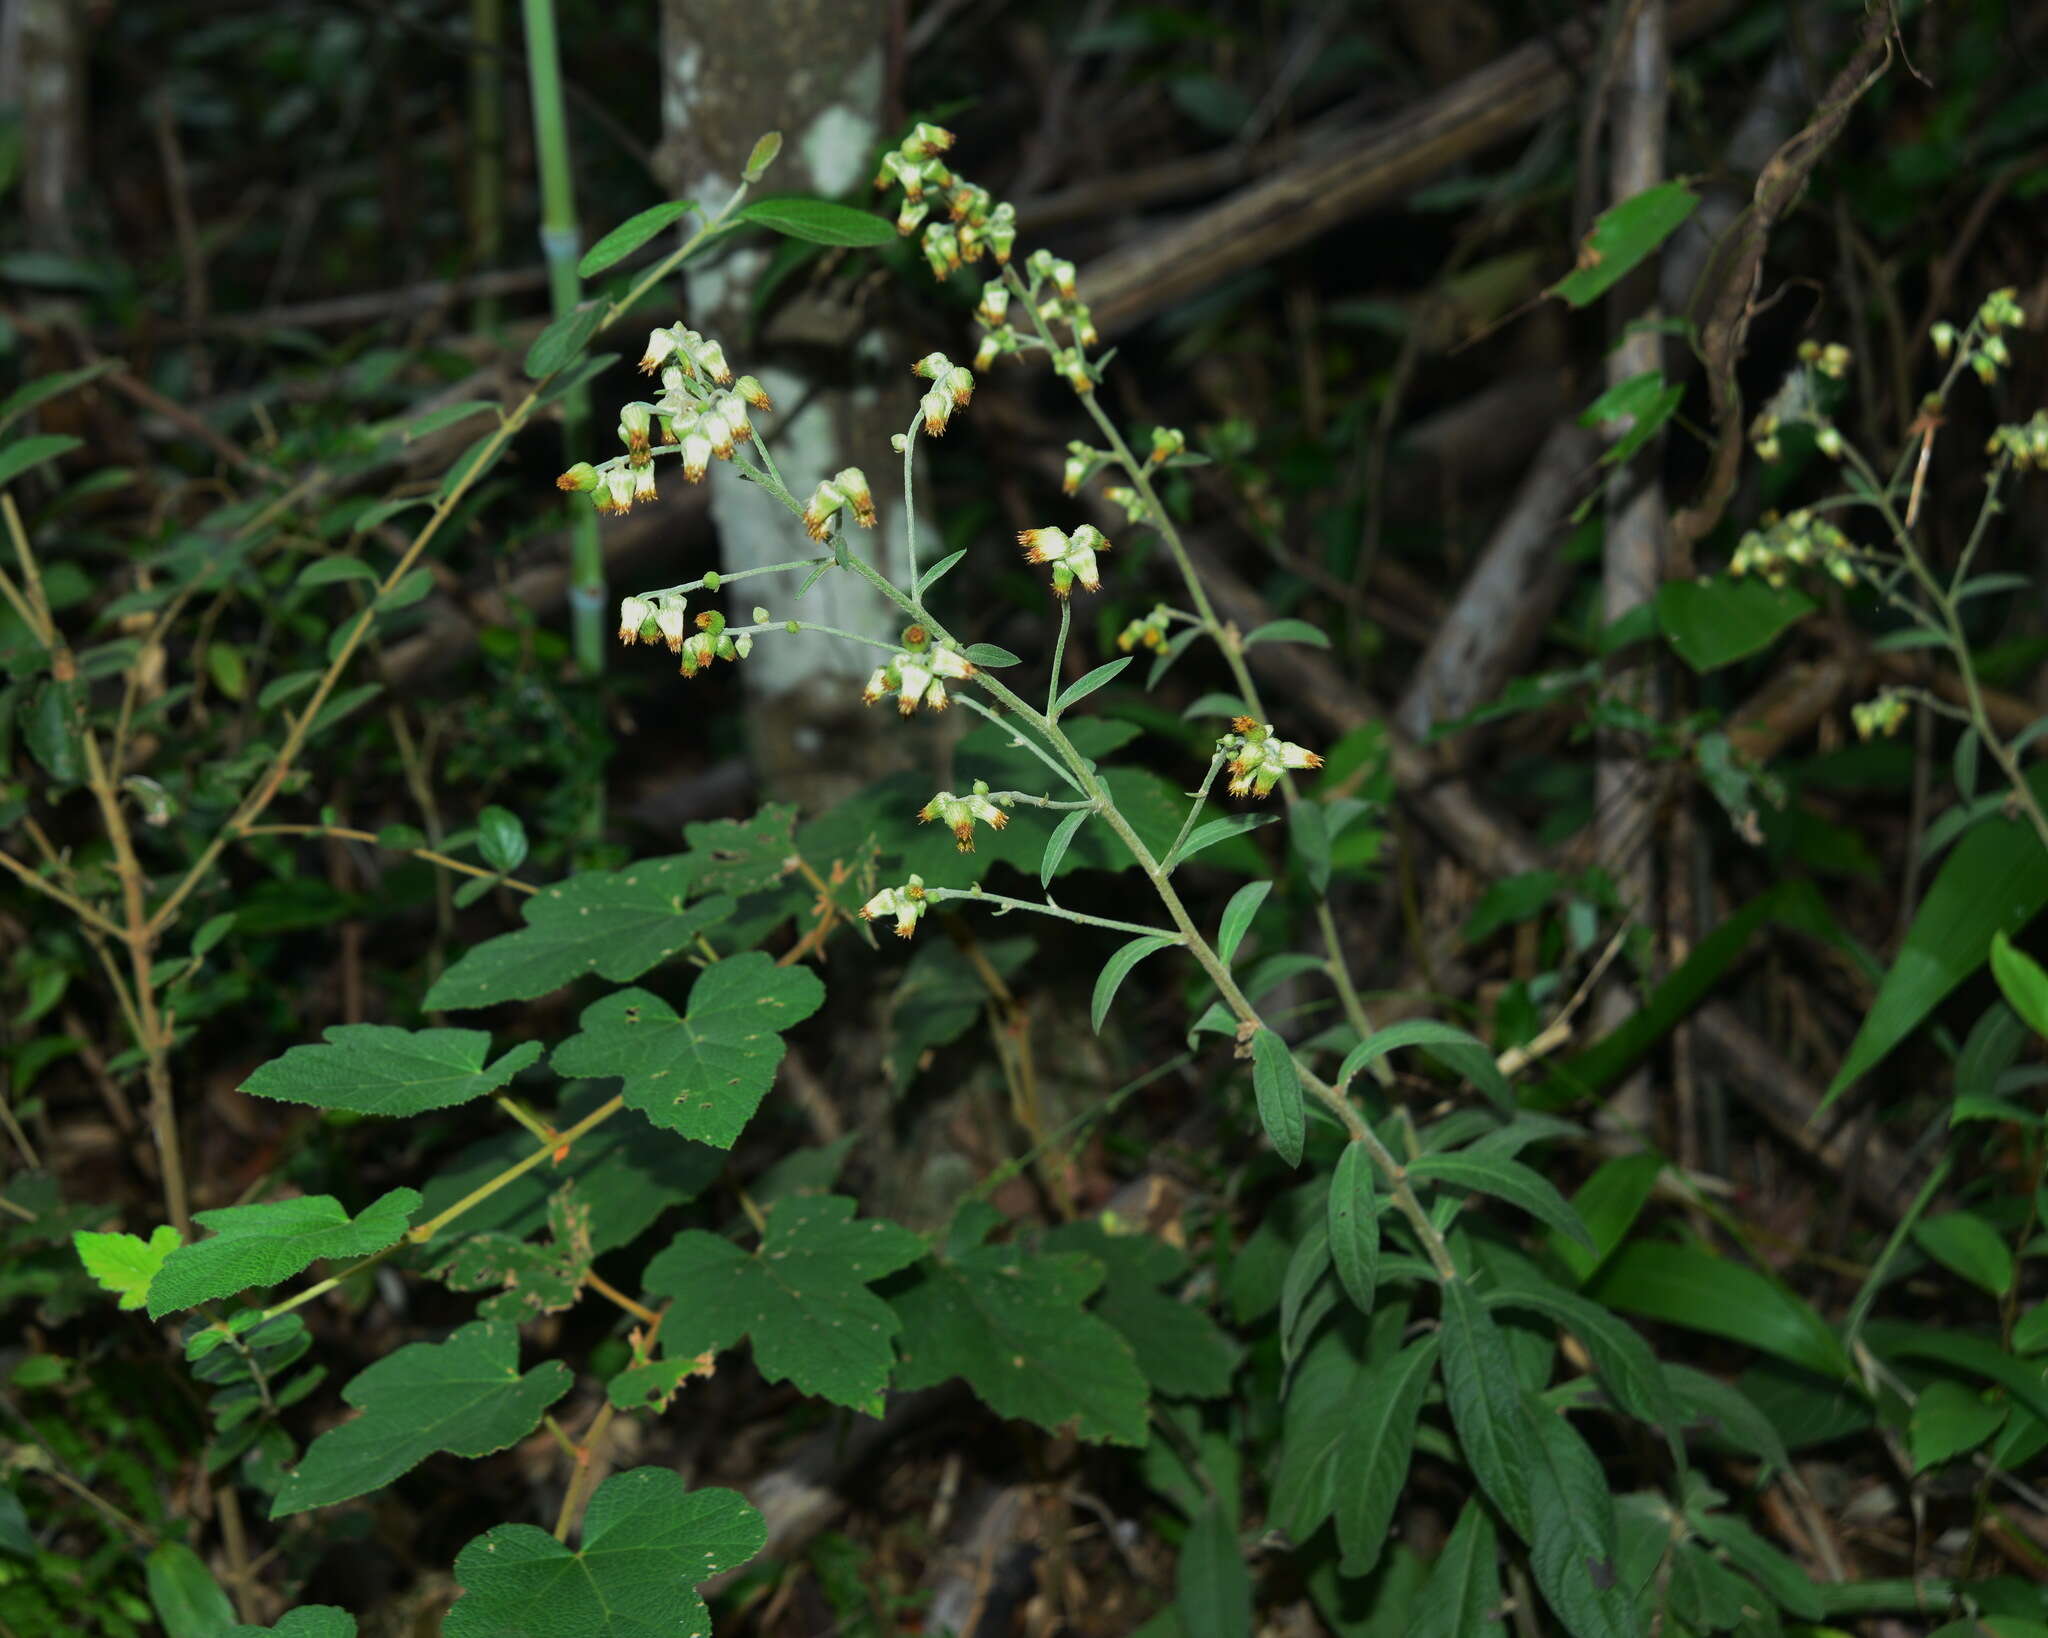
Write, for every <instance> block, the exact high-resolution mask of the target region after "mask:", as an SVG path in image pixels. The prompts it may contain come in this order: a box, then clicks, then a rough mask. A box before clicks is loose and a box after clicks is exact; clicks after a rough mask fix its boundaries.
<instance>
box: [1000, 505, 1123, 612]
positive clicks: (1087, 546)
mask: <svg viewBox="0 0 2048 1638" xmlns="http://www.w3.org/2000/svg"><path fill="white" fill-rule="evenodd" d="M1017 544H1018V545H1019V546H1022V547H1023V548H1024V561H1025V562H1027V563H1044V564H1049V565H1050V566H1051V568H1052V591H1053V595H1054V596H1055V597H1065V596H1066V595H1067V594H1068V593H1069V592H1071V591H1072V590H1073V589H1074V583H1075V582H1076V581H1079V582H1080V584H1081V589H1082V590H1083V591H1101V590H1102V575H1101V572H1100V571H1099V569H1098V568H1097V565H1096V562H1095V554H1096V553H1097V552H1106V551H1108V550H1109V544H1110V543H1109V541H1108V540H1107V539H1105V538H1104V536H1103V533H1102V531H1101V530H1100V529H1098V528H1096V527H1095V525H1094V524H1092V523H1084V524H1082V525H1081V527H1080V528H1078V529H1076V530H1075V531H1074V532H1073V533H1072V534H1068V533H1067V532H1066V530H1064V529H1026V530H1023V531H1022V532H1020V533H1019V534H1018V536H1017Z"/></svg>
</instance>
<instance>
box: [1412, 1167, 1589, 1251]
mask: <svg viewBox="0 0 2048 1638" xmlns="http://www.w3.org/2000/svg"><path fill="white" fill-rule="evenodd" d="M1408 1175H1409V1177H1410V1178H1411V1179H1418V1180H1419V1179H1428V1180H1429V1181H1430V1182H1433V1183H1447V1184H1449V1185H1450V1186H1451V1187H1453V1188H1457V1189H1471V1190H1474V1191H1476V1192H1478V1193H1480V1194H1490V1195H1493V1196H1495V1197H1496V1198H1498V1199H1501V1200H1505V1201H1507V1203H1508V1204H1509V1205H1511V1206H1519V1207H1520V1208H1521V1209H1522V1210H1523V1211H1526V1212H1527V1213H1529V1215H1530V1216H1532V1217H1534V1218H1536V1219H1538V1220H1539V1221H1540V1222H1543V1223H1546V1224H1548V1225H1549V1226H1550V1227H1551V1228H1554V1229H1556V1230H1557V1231H1558V1232H1559V1233H1560V1234H1569V1235H1570V1236H1571V1237H1572V1238H1573V1239H1574V1240H1577V1241H1578V1242H1579V1243H1580V1244H1581V1245H1583V1246H1584V1247H1585V1248H1586V1249H1587V1250H1588V1251H1591V1250H1594V1249H1595V1247H1594V1245H1593V1234H1592V1231H1591V1230H1590V1229H1588V1228H1587V1227H1586V1225H1585V1224H1584V1223H1582V1222H1580V1221H1579V1214H1578V1213H1577V1212H1575V1211H1573V1210H1572V1207H1571V1202H1570V1201H1569V1200H1567V1199H1565V1197H1564V1196H1563V1195H1561V1194H1559V1193H1558V1192H1557V1185H1556V1184H1554V1183H1552V1182H1551V1181H1550V1179H1549V1178H1547V1177H1545V1176H1544V1175H1543V1174H1542V1173H1541V1172H1538V1171H1535V1170H1534V1169H1532V1168H1530V1167H1528V1166H1524V1165H1523V1164H1522V1163H1521V1162H1520V1161H1519V1160H1508V1159H1506V1158H1504V1157H1502V1156H1500V1155H1491V1154H1489V1155H1479V1154H1471V1153H1459V1154H1435V1155H1422V1156H1419V1157H1418V1158H1417V1159H1416V1160H1414V1161H1412V1162H1411V1163H1410V1164H1409V1167H1408Z"/></svg>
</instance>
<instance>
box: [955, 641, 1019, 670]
mask: <svg viewBox="0 0 2048 1638" xmlns="http://www.w3.org/2000/svg"><path fill="white" fill-rule="evenodd" d="M963 652H964V653H965V654H966V656H967V658H968V659H970V660H972V661H973V662H974V663H975V664H976V665H978V666H980V667H982V668H983V669H984V670H986V671H1003V670H1006V669H1008V668H1009V667H1010V666H1013V665H1022V664H1023V663H1024V661H1023V658H1022V656H1020V655H1016V654H1012V653H1011V652H1010V651H1009V650H1008V649H1007V648H1004V647H1003V646H1002V644H1000V643H969V644H968V645H967V647H966V649H965V650H963Z"/></svg>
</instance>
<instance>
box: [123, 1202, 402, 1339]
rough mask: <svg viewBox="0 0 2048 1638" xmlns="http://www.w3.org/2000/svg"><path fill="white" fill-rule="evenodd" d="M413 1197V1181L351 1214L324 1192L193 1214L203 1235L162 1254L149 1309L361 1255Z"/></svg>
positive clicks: (396, 1233) (197, 1300) (376, 1244)
mask: <svg viewBox="0 0 2048 1638" xmlns="http://www.w3.org/2000/svg"><path fill="white" fill-rule="evenodd" d="M419 1203H420V1197H419V1192H418V1191H417V1190H415V1189H393V1190H392V1191H391V1192H390V1193H389V1194H386V1195H384V1196H383V1197H382V1198H381V1199H379V1200H377V1201H376V1202H375V1203H373V1204H371V1205H369V1206H366V1207H364V1208H363V1211H362V1214H361V1215H360V1216H358V1217H356V1218H355V1219H354V1220H353V1221H351V1220H350V1218H349V1215H348V1213H347V1211H345V1210H344V1209H343V1208H342V1204H341V1202H340V1201H338V1200H336V1199H335V1198H334V1196H333V1195H331V1194H309V1195H303V1196H301V1197H300V1198H299V1199H297V1200H273V1201H269V1202H266V1203H265V1204H262V1205H256V1206H222V1207H221V1208H220V1209H219V1210H217V1211H201V1212H194V1213H193V1214H192V1220H193V1222H195V1223H197V1224H199V1225H200V1227H202V1228H207V1229H211V1230H212V1231H213V1234H212V1236H211V1237H210V1238H208V1239H205V1240H201V1241H199V1242H197V1243H196V1244H194V1245H189V1246H182V1247H180V1248H179V1249H178V1250H176V1251H174V1252H172V1253H171V1254H170V1256H169V1257H167V1258H165V1259H164V1265H163V1267H162V1268H160V1269H158V1270H157V1273H156V1278H155V1279H153V1280H151V1281H150V1284H149V1317H150V1318H151V1319H162V1318H163V1316H164V1315H166V1314H169V1313H174V1312H176V1311H177V1310H179V1309H181V1308H196V1307H198V1306H199V1304H201V1303H203V1302H213V1301H216V1300H218V1299H220V1298H222V1297H232V1296H233V1295H235V1293H236V1292H238V1291H247V1290H249V1289H250V1288H251V1287H254V1286H272V1285H276V1284H278V1283H279V1282H280V1281H282V1280H288V1279H290V1278H291V1277H292V1276H293V1275H294V1274H297V1273H300V1272H301V1271H302V1270H304V1269H307V1268H310V1267H311V1266H312V1265H313V1264H314V1263H316V1262H319V1261H320V1260H321V1259H323V1258H336V1257H367V1256H369V1255H370V1253H371V1252H373V1251H382V1250H384V1248H385V1247H387V1246H392V1245H396V1244H397V1243H398V1241H399V1240H400V1239H401V1238H403V1237H404V1234H405V1229H406V1224H407V1222H408V1221H409V1220H410V1218H411V1216H412V1214H413V1212H414V1211H415V1210H417V1209H418V1207H419Z"/></svg>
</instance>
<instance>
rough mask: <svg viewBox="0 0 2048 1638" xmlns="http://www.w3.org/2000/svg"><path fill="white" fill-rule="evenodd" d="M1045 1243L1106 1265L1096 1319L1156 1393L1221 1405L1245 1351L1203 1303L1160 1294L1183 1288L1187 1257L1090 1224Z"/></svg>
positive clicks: (1060, 1231)
mask: <svg viewBox="0 0 2048 1638" xmlns="http://www.w3.org/2000/svg"><path fill="white" fill-rule="evenodd" d="M1044 1244H1045V1249H1046V1250H1048V1251H1052V1252H1070V1251H1078V1252H1081V1253H1082V1254H1084V1255H1086V1256H1089V1257H1093V1258H1094V1259H1095V1260H1096V1261H1098V1262H1100V1263H1101V1264H1102V1265H1103V1268H1104V1269H1105V1271H1106V1277H1105V1278H1104V1280H1103V1285H1102V1294H1101V1295H1100V1297H1098V1298H1097V1299H1096V1301H1095V1304H1094V1312H1095V1313H1097V1314H1098V1315H1100V1316H1101V1317H1102V1319H1103V1320H1105V1321H1106V1322H1107V1323H1108V1324H1110V1325H1111V1326H1113V1327H1114V1328H1115V1329H1116V1331H1117V1333H1118V1334H1119V1335H1120V1336H1121V1337H1122V1338H1123V1339H1124V1341H1126V1342H1127V1343H1129V1344H1130V1346H1131V1355H1132V1357H1133V1358H1134V1359H1136V1360H1137V1362H1138V1369H1139V1370H1140V1371H1141V1372H1142V1373H1144V1377H1145V1380H1146V1381H1147V1382H1149V1383H1151V1385H1152V1388H1153V1391H1154V1392H1156V1393H1160V1394H1164V1395H1166V1396H1168V1397H1169V1398H1174V1399H1220V1398H1222V1397H1223V1396H1224V1395H1225V1394H1227V1393H1229V1392H1230V1380H1231V1377H1232V1375H1233V1374H1234V1373H1235V1372H1236V1370H1237V1364H1238V1360H1239V1358H1240V1357H1241V1355H1242V1353H1243V1350H1242V1349H1241V1348H1240V1347H1239V1346H1238V1345H1237V1343H1236V1342H1234V1341H1233V1340H1232V1339H1231V1337H1230V1336H1229V1334H1228V1333H1227V1332H1225V1331H1224V1330H1223V1328H1222V1327H1221V1326H1219V1325H1218V1324H1217V1323H1216V1322H1215V1321H1214V1320H1213V1319H1211V1318H1210V1317H1209V1315H1208V1313H1207V1311H1206V1310H1204V1309H1203V1308H1202V1307H1200V1306H1199V1305H1198V1304H1196V1303H1193V1302H1184V1301H1182V1300H1181V1299H1180V1298H1178V1297H1176V1296H1173V1295H1171V1294H1170V1293H1169V1291H1167V1290H1161V1289H1160V1288H1161V1287H1162V1286H1166V1287H1169V1288H1170V1287H1173V1286H1177V1285H1179V1284H1181V1283H1184V1282H1185V1280H1186V1277H1187V1273H1188V1256H1187V1253H1186V1252H1184V1251H1180V1250H1178V1249H1176V1248H1175V1247H1173V1246H1170V1245H1168V1244H1166V1242H1164V1241H1163V1240H1155V1239H1154V1238H1153V1237H1152V1236H1151V1235H1149V1234H1136V1233H1116V1234H1112V1233H1110V1232H1108V1231H1107V1230H1106V1229H1105V1228H1104V1227H1103V1225H1102V1224H1101V1223H1099V1222H1095V1221H1091V1220H1083V1221H1081V1222H1077V1223H1067V1224H1064V1225H1062V1226H1061V1227H1059V1228H1057V1229H1054V1230H1053V1231H1052V1232H1051V1233H1050V1234H1048V1235H1046V1236H1045V1242H1044Z"/></svg>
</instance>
